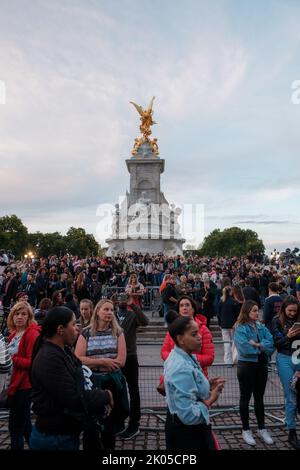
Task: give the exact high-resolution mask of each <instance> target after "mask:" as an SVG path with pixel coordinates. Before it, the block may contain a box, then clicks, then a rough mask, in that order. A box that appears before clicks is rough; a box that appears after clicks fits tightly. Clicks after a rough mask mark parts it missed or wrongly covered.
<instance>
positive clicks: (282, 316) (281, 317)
mask: <svg viewBox="0 0 300 470" xmlns="http://www.w3.org/2000/svg"><path fill="white" fill-rule="evenodd" d="M289 305H297V307H298V315H297V316H296V317H295V322H296V321H300V302H299V300H297V299H296V297H294V296H293V295H289V296H288V297H286V298H285V299H284V301H283V302H282V304H281V307H280V312H279V314H278V316H279V320H280V323H281V326H282V328H284V326H285V322H286V320H287V317H286V314H285V309H286V308H287V307H288V306H289Z"/></svg>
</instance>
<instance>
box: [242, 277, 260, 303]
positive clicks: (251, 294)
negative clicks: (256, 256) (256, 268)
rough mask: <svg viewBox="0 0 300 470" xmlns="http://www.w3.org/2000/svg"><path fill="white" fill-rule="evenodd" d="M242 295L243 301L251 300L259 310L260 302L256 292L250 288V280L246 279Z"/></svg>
mask: <svg viewBox="0 0 300 470" xmlns="http://www.w3.org/2000/svg"><path fill="white" fill-rule="evenodd" d="M243 294H244V297H245V300H253V301H254V302H256V303H257V305H258V308H261V302H260V298H259V295H258V292H257V290H256V289H255V288H254V287H251V279H250V278H249V277H246V279H245V287H244V288H243Z"/></svg>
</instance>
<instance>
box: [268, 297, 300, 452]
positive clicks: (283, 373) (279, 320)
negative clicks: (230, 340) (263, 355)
mask: <svg viewBox="0 0 300 470" xmlns="http://www.w3.org/2000/svg"><path fill="white" fill-rule="evenodd" d="M272 334H273V338H274V343H275V346H276V348H277V352H278V354H277V358H276V363H277V370H278V374H279V378H280V381H281V384H282V387H283V391H284V400H285V416H286V425H287V428H288V431H289V437H288V441H289V443H290V444H291V446H292V447H294V449H297V450H300V441H299V439H298V437H297V433H296V417H297V397H296V393H295V391H293V390H292V388H291V386H290V385H291V381H292V379H293V376H294V374H295V373H299V372H300V363H299V360H298V361H297V360H295V357H294V353H295V352H296V350H297V342H299V340H300V303H299V301H298V300H297V299H296V297H293V296H289V297H287V298H286V299H285V300H284V301H283V303H282V305H281V309H280V312H279V314H278V315H277V316H276V317H274V318H273V322H272ZM298 344H299V343H298ZM296 359H297V357H296ZM297 362H298V364H297Z"/></svg>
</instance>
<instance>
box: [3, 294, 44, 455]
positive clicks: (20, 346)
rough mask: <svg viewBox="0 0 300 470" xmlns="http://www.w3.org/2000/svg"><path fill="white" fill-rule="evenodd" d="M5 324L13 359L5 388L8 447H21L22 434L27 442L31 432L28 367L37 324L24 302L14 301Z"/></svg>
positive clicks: (22, 447)
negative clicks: (7, 399) (7, 416)
mask: <svg viewBox="0 0 300 470" xmlns="http://www.w3.org/2000/svg"><path fill="white" fill-rule="evenodd" d="M7 326H8V329H9V331H10V336H9V338H8V343H9V351H10V354H11V356H12V362H13V369H12V375H11V379H10V385H9V389H8V397H9V400H10V413H9V433H10V439H11V449H15V450H23V449H24V437H25V439H26V442H27V443H29V438H30V434H31V420H30V402H31V400H30V393H31V383H30V380H29V368H30V364H31V356H32V350H33V346H34V343H35V340H36V338H37V337H38V336H39V334H40V327H39V326H38V325H37V324H36V322H35V321H34V316H33V312H32V308H31V306H30V305H29V303H27V302H18V303H17V304H15V305H14V306H13V308H12V309H11V311H10V313H9V315H8V318H7Z"/></svg>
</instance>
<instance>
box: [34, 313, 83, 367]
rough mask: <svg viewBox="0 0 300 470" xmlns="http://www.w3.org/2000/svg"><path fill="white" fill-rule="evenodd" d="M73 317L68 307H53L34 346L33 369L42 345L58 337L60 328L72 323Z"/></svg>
mask: <svg viewBox="0 0 300 470" xmlns="http://www.w3.org/2000/svg"><path fill="white" fill-rule="evenodd" d="M73 315H74V313H73V311H72V310H71V309H70V308H67V307H53V308H51V309H50V310H49V311H48V313H47V315H46V317H45V320H44V322H43V325H42V330H41V334H40V336H39V337H38V338H37V340H36V342H35V344H34V348H33V353H32V361H31V367H32V364H33V361H34V358H35V357H36V355H37V353H38V352H39V350H40V349H41V347H42V344H43V343H44V340H45V339H51V338H53V336H55V335H56V333H57V328H58V327H59V326H61V325H62V326H63V327H66V326H67V324H68V323H70V321H71V320H72V318H73Z"/></svg>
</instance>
